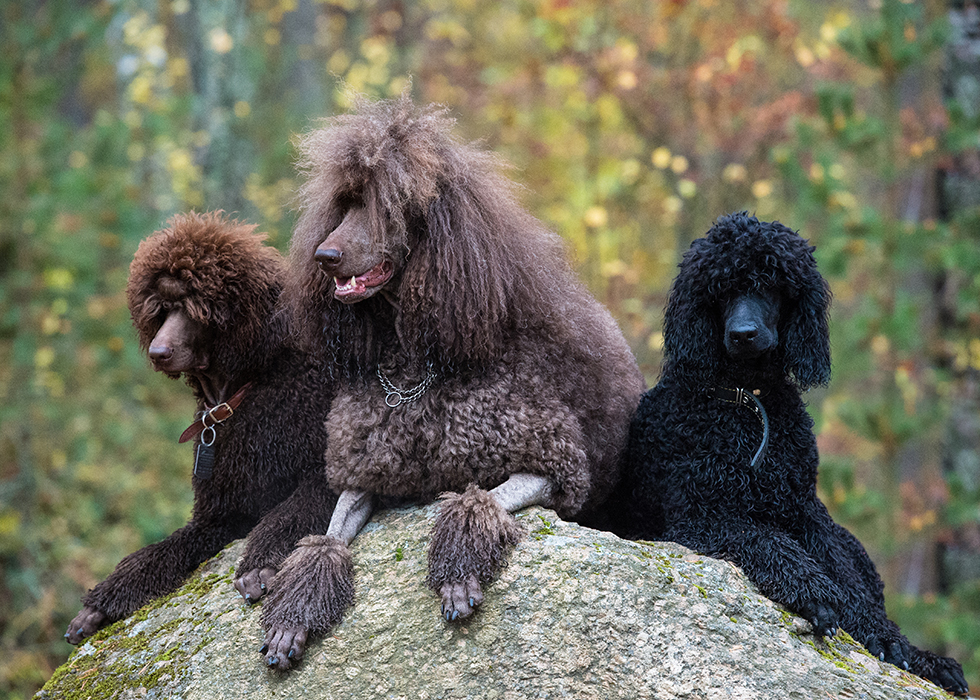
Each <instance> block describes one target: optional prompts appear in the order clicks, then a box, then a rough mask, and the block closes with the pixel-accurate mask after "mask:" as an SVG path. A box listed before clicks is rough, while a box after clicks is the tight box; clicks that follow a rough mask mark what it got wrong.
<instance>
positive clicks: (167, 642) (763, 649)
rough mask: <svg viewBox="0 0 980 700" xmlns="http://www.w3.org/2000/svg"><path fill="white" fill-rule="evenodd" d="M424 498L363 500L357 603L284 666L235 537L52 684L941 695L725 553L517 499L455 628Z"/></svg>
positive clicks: (115, 694)
mask: <svg viewBox="0 0 980 700" xmlns="http://www.w3.org/2000/svg"><path fill="white" fill-rule="evenodd" d="M434 517H435V508H434V507H433V506H429V507H426V508H407V509H398V510H391V511H386V512H383V513H381V514H378V515H376V517H375V518H374V520H372V522H371V523H370V524H369V525H368V526H367V528H366V530H365V531H364V532H363V533H362V534H361V535H360V536H359V537H358V538H357V539H356V540H355V542H354V546H353V548H352V549H353V556H354V563H355V566H356V575H357V602H356V603H355V606H354V607H353V608H352V609H351V610H349V611H348V613H347V616H346V618H345V619H344V621H343V622H342V623H341V624H340V625H339V626H337V627H336V628H335V629H334V630H333V633H332V635H331V636H329V637H327V638H325V639H321V640H316V641H314V642H313V643H312V644H311V645H310V648H309V649H308V651H307V653H306V657H305V659H304V660H303V661H302V662H301V663H300V665H299V667H298V668H296V669H294V670H292V671H289V672H287V673H279V672H275V671H270V670H268V669H267V668H265V666H264V664H263V658H262V656H260V655H259V653H258V648H259V646H260V644H261V641H262V633H261V628H260V624H259V617H260V610H259V609H258V607H255V608H248V607H245V606H244V605H243V603H242V601H241V599H240V598H239V597H238V595H237V593H236V592H235V590H234V588H233V587H232V583H231V581H232V578H233V566H234V564H235V563H236V561H237V560H238V557H239V554H240V550H241V546H242V543H241V542H238V543H236V544H234V545H232V546H231V547H229V548H228V549H227V550H226V551H224V552H223V553H222V554H220V555H219V556H217V557H215V558H214V559H213V560H211V561H210V562H208V563H206V564H205V565H204V566H202V567H201V569H200V571H198V572H197V573H196V574H195V575H194V576H193V577H192V579H191V580H190V581H189V582H188V584H187V585H186V586H184V588H182V589H181V590H180V591H178V593H177V594H175V595H174V596H171V597H170V598H167V599H163V600H161V601H157V602H156V603H154V604H151V605H150V606H148V607H147V608H145V609H143V610H141V611H139V612H138V613H136V614H135V615H133V616H132V617H130V618H128V619H126V620H122V621H120V622H119V623H117V624H116V625H114V626H112V627H111V628H109V629H107V630H103V631H102V632H101V633H99V634H98V635H96V636H95V637H94V638H92V639H91V640H90V641H88V642H87V643H85V644H83V645H82V646H81V647H80V648H79V649H78V650H77V651H76V652H75V653H74V654H73V655H72V656H71V658H70V659H69V660H68V661H67V662H66V663H65V665H64V666H62V667H61V668H60V669H59V670H58V671H56V672H55V674H54V676H53V677H52V678H51V680H50V681H49V682H48V683H47V685H45V687H44V688H43V689H42V690H41V691H39V692H38V694H37V695H36V696H35V700H55V699H60V698H69V699H71V698H120V699H121V698H167V699H170V698H188V699H194V700H210V699H212V698H214V699H219V698H220V699H224V698H246V697H247V698H249V700H264V699H265V698H315V699H325V700H332V699H334V698H336V699H338V700H339V699H341V698H343V699H345V700H346V699H347V698H358V699H373V698H393V699H395V698H397V699H401V698H405V699H408V698H413V699H414V698H422V699H430V698H431V699H435V698H474V699H476V698H479V699H481V700H482V699H484V698H500V699H501V700H523V699H524V698H559V697H568V698H631V699H632V698H657V699H675V698H678V699H679V698H705V699H710V700H713V699H715V698H778V699H780V700H783V699H793V698H800V699H801V700H802V699H806V700H810V699H811V698H822V697H834V698H889V699H892V700H894V699H895V698H946V697H949V696H947V695H946V694H945V693H944V692H943V691H941V690H940V689H939V688H937V687H935V686H934V685H932V684H930V683H928V682H926V681H924V680H922V679H920V678H918V677H916V676H913V675H910V674H908V673H905V672H902V671H899V670H898V669H897V668H895V667H894V666H891V665H888V664H884V663H880V662H878V661H877V660H876V659H874V658H872V657H871V656H869V655H868V654H867V653H866V652H865V651H864V649H863V647H861V646H859V645H857V644H855V643H854V642H853V641H852V640H851V639H850V638H849V637H847V636H846V635H844V634H842V633H841V634H838V636H837V637H836V638H835V639H834V640H832V641H831V642H830V643H829V644H828V643H825V642H823V641H820V640H817V639H815V638H814V637H813V636H812V635H811V634H810V626H809V624H808V623H806V622H804V621H803V620H801V619H800V618H798V617H795V616H793V615H791V614H789V613H788V612H786V611H784V610H782V609H781V608H779V607H777V606H776V605H774V604H773V603H771V602H770V601H769V600H767V599H766V598H764V597H762V596H761V595H759V593H757V592H756V591H755V589H754V588H753V587H752V585H751V584H750V583H749V582H748V580H747V579H746V578H745V576H744V575H743V574H742V573H741V571H740V570H739V569H737V568H735V567H734V566H732V565H731V564H729V563H727V562H723V561H718V560H715V559H710V558H707V557H701V556H698V555H695V554H692V553H691V552H690V551H688V550H686V549H684V548H683V547H680V546H677V545H674V544H664V543H649V544H647V543H634V542H627V541H624V540H620V539H619V538H617V537H615V536H613V535H610V534H607V533H603V532H597V531H595V530H590V529H587V528H582V527H579V526H577V525H574V524H569V523H565V522H563V521H561V520H559V519H558V518H557V516H556V515H555V514H554V513H553V512H551V511H548V510H544V509H541V508H530V509H528V510H526V511H524V512H522V513H521V514H520V516H519V520H520V522H521V523H522V525H523V527H524V529H525V530H526V531H527V537H526V538H525V539H524V541H523V542H521V543H520V544H519V545H518V546H517V547H516V548H515V549H514V551H513V553H512V556H511V557H510V564H509V566H507V568H505V569H504V570H503V572H502V574H501V576H500V577H499V579H498V580H497V581H495V582H494V583H493V584H491V585H490V586H488V587H487V588H486V594H487V595H486V602H485V603H484V604H483V606H482V608H481V610H479V611H478V612H477V614H476V615H475V616H474V617H473V618H471V620H469V621H467V622H466V623H465V624H462V625H449V624H447V623H445V622H443V620H442V618H441V617H440V616H439V610H438V607H439V602H438V599H437V598H436V596H435V595H434V594H433V593H432V592H431V591H429V590H428V589H427V588H426V587H425V575H426V546H427V542H428V538H427V535H428V531H429V529H430V528H431V526H432V521H433V519H434Z"/></svg>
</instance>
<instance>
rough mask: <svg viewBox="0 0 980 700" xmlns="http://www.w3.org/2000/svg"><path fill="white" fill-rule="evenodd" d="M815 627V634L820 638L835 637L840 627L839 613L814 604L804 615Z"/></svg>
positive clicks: (827, 607)
mask: <svg viewBox="0 0 980 700" xmlns="http://www.w3.org/2000/svg"><path fill="white" fill-rule="evenodd" d="M803 616H804V617H805V618H806V619H807V620H809V621H810V624H811V625H813V633H814V634H815V635H816V636H818V637H833V636H834V635H836V634H837V628H838V627H839V624H838V621H837V613H836V612H835V611H834V609H833V608H831V607H830V606H828V605H823V604H822V603H814V604H813V605H812V606H811V607H810V609H809V610H807V611H805V612H804V615H803Z"/></svg>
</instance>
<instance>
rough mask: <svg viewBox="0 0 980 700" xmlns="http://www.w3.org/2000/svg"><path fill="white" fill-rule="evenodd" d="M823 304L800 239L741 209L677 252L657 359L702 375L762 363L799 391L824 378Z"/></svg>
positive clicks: (821, 283)
mask: <svg viewBox="0 0 980 700" xmlns="http://www.w3.org/2000/svg"><path fill="white" fill-rule="evenodd" d="M829 306H830V289H829V287H828V285H827V282H826V280H824V278H823V277H822V276H821V275H820V273H819V272H818V271H817V264H816V261H815V259H814V257H813V247H812V246H810V245H809V243H808V242H807V241H806V240H805V239H803V238H801V237H800V236H799V235H798V234H797V233H795V232H794V231H792V230H791V229H789V228H787V227H786V226H783V225H782V224H780V223H779V222H763V221H759V220H758V219H756V218H755V217H753V216H749V215H748V214H747V213H746V212H740V213H736V214H731V215H729V216H724V217H721V218H719V219H718V220H717V221H716V222H715V224H714V226H712V228H711V229H710V230H709V231H708V233H707V234H706V235H705V236H704V237H702V238H699V239H697V240H695V241H694V242H693V243H692V244H691V248H690V249H689V250H688V251H687V252H686V253H685V254H684V258H683V260H682V262H681V264H680V272H679V274H678V275H677V278H676V279H675V280H674V284H673V286H672V287H671V291H670V297H669V299H668V301H667V309H666V313H665V317H664V353H665V359H666V361H667V362H668V363H670V364H672V365H676V366H678V367H683V368H685V371H689V372H693V373H695V374H696V375H698V376H699V377H700V378H701V380H702V381H704V382H710V381H712V379H713V378H714V377H715V376H716V375H717V373H718V372H719V371H720V368H734V369H735V370H736V371H737V370H738V369H739V368H744V369H752V368H756V369H758V368H762V369H764V370H767V371H770V372H771V371H776V372H779V373H781V374H784V375H786V376H791V377H792V378H793V379H794V380H795V382H796V384H797V386H799V388H800V389H801V390H806V389H808V388H810V387H813V386H817V385H820V384H826V383H827V381H828V380H829V379H830V340H829V336H828V324H827V316H828V309H829Z"/></svg>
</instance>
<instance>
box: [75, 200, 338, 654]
mask: <svg viewBox="0 0 980 700" xmlns="http://www.w3.org/2000/svg"><path fill="white" fill-rule="evenodd" d="M253 228H254V227H253V226H249V225H246V224H242V223H239V222H237V221H231V220H228V219H226V218H224V217H223V216H222V215H221V213H220V212H219V213H213V214H204V215H198V214H194V213H191V214H185V215H180V216H176V217H174V218H173V219H172V220H171V221H170V222H169V228H167V229H165V230H163V231H159V232H157V233H155V234H154V235H153V236H151V237H149V238H147V239H146V240H145V241H143V242H142V243H141V244H140V246H139V249H138V250H137V251H136V257H135V258H134V260H133V263H132V265H131V267H130V273H129V284H128V286H127V288H126V294H127V297H128V301H129V309H130V313H131V314H132V317H133V322H134V324H135V325H136V329H137V332H138V334H139V342H140V346H141V347H142V348H143V349H144V350H146V351H147V354H148V355H149V357H150V360H151V361H152V363H153V367H154V369H156V370H157V371H159V372H164V373H165V374H167V375H168V376H170V377H172V378H177V377H179V376H180V375H183V376H184V379H185V381H186V382H187V384H188V386H190V387H191V390H192V391H193V392H194V396H195V397H196V398H197V408H198V413H197V418H196V419H195V421H194V423H193V424H192V425H191V427H190V428H188V431H187V432H186V433H185V436H184V437H185V439H189V438H191V437H193V438H194V454H195V459H194V475H193V478H192V484H193V487H194V510H193V515H192V517H191V520H190V522H189V523H187V525H185V526H184V527H182V528H181V529H179V530H177V531H176V532H174V533H173V534H172V535H170V536H169V537H167V538H166V539H164V540H163V541H161V542H158V543H156V544H151V545H149V546H147V547H144V548H143V549H141V550H139V551H138V552H135V553H134V554H130V555H129V556H127V557H126V558H125V559H123V560H122V561H121V562H120V563H119V565H118V566H117V567H116V570H115V571H114V572H113V573H112V574H111V575H110V576H109V577H108V578H107V579H106V580H105V581H103V582H102V583H100V584H99V585H97V586H96V587H95V588H94V589H92V590H90V591H89V592H88V593H87V594H86V595H85V596H84V598H83V599H82V602H83V604H84V607H83V608H82V610H81V612H79V613H78V615H77V616H76V617H75V619H74V620H72V622H71V624H70V625H69V627H68V632H67V633H66V634H65V638H66V639H67V640H68V641H69V642H71V643H72V644H78V643H79V642H81V641H82V640H83V639H84V638H85V637H87V636H89V635H91V634H93V633H94V632H95V631H96V630H98V629H99V628H100V627H103V626H104V625H106V624H108V623H110V622H113V621H115V620H118V619H120V618H122V617H125V616H127V615H129V614H130V613H132V612H133V611H134V610H136V609H137V608H139V607H140V606H142V605H144V604H145V603H147V602H148V601H150V600H151V599H153V598H156V597H159V596H161V595H164V594H167V593H170V592H172V591H174V590H176V589H177V588H178V587H179V586H180V584H181V583H182V582H183V581H184V579H185V578H186V577H187V576H188V574H190V573H191V572H192V571H194V569H195V568H196V567H197V566H198V565H199V564H200V563H201V562H203V561H204V560H205V559H207V558H209V557H211V556H213V555H215V554H217V553H218V552H219V551H220V550H221V549H222V548H223V547H224V546H225V545H227V544H228V543H229V542H231V541H232V540H235V539H238V538H241V537H244V536H245V535H248V536H249V537H248V543H247V545H246V548H245V553H244V555H243V556H242V560H241V562H239V564H238V567H237V571H238V572H239V574H240V576H239V578H238V579H237V580H236V581H235V586H236V587H237V588H238V590H239V591H240V592H241V593H242V595H243V597H245V599H246V600H250V601H253V602H254V601H255V600H257V599H258V598H260V597H261V596H262V595H263V593H264V592H265V589H266V584H267V583H268V582H270V581H271V579H272V577H273V575H274V574H275V573H276V571H277V570H278V569H279V566H280V565H281V564H282V562H283V560H284V559H285V558H286V555H287V554H288V553H289V552H290V551H291V550H292V549H293V547H294V546H295V543H296V541H297V540H298V539H300V538H301V537H303V536H304V535H308V534H311V533H323V532H326V528H327V525H328V523H329V513H330V512H331V511H332V510H333V508H334V505H335V503H336V497H335V496H334V495H333V494H332V492H331V491H330V490H329V487H328V486H327V484H326V481H325V479H324V474H323V451H324V449H325V448H326V431H325V429H324V425H323V421H324V417H325V415H326V410H327V408H328V407H329V405H330V401H331V399H332V396H333V383H332V382H331V381H330V380H329V379H327V378H325V376H326V375H325V373H324V372H322V371H318V369H317V367H316V366H315V365H314V363H313V362H312V361H311V360H310V359H309V357H308V356H307V355H304V354H302V353H301V352H299V351H298V350H297V349H296V348H294V347H293V346H291V345H290V344H288V343H287V342H285V338H287V337H288V335H287V333H286V332H285V324H284V323H283V321H282V314H279V315H278V317H277V315H276V314H275V308H276V304H277V302H278V299H279V296H280V293H281V291H282V278H283V270H284V265H283V261H282V257H281V256H280V255H279V253H278V252H277V251H276V250H275V249H273V248H271V247H268V246H266V245H264V244H263V242H262V241H263V239H264V236H261V235H256V234H253V233H252V230H253ZM185 449H186V448H185ZM249 533H250V534H249Z"/></svg>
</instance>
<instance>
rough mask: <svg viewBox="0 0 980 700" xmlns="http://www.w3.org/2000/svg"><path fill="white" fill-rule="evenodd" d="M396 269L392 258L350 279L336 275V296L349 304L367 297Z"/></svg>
mask: <svg viewBox="0 0 980 700" xmlns="http://www.w3.org/2000/svg"><path fill="white" fill-rule="evenodd" d="M394 271H395V266H394V265H393V264H392V262H391V261H390V260H382V261H381V262H380V263H378V264H377V265H375V266H374V267H372V268H371V269H370V270H368V271H367V272H365V273H364V274H362V275H355V276H353V277H351V278H350V279H341V278H339V277H334V278H333V281H334V284H335V285H336V289H335V290H334V293H333V295H334V298H335V299H337V300H338V301H342V302H344V303H347V304H353V303H355V302H358V301H361V300H362V299H367V298H368V297H370V296H372V295H373V294H374V293H375V292H377V291H378V290H379V289H381V287H383V286H384V285H385V283H386V282H387V281H388V280H390V279H391V276H392V274H393V273H394Z"/></svg>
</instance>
